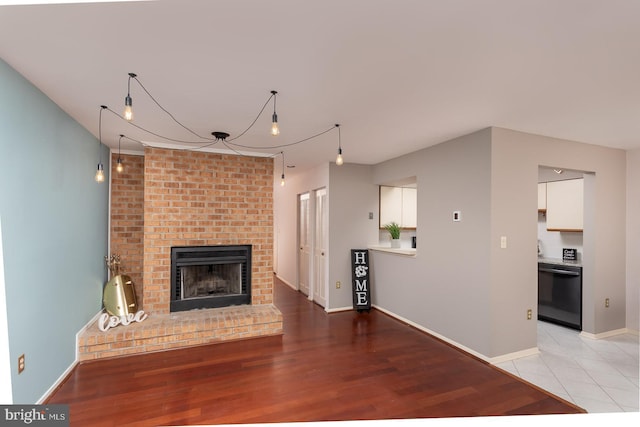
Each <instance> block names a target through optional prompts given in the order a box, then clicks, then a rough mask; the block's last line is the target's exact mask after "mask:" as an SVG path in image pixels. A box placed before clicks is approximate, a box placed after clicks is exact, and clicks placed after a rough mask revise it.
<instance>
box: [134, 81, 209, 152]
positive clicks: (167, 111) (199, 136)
mask: <svg viewBox="0 0 640 427" xmlns="http://www.w3.org/2000/svg"><path fill="white" fill-rule="evenodd" d="M130 79H131V78H130ZM133 79H134V80H135V81H136V82H138V84H139V85H140V87H141V88H142V90H144V91H145V93H146V94H147V95H149V98H151V100H152V101H153V102H154V103H155V104H156V105H157V106H158V107H159V108H160V109H161V110H162V111H164V112H165V113H167V115H168V116H169V117H171V119H172V120H173V121H174V122H176V123H177V124H179V125H180V126H182V127H183V128H184V129H185V130H187V131H188V132H190V133H192V134H193V135H195V136H197V137H198V138H201V139H204V140H208V141H213V139H212V138H209V137H206V136H202V135H199V134H198V133H197V132H195V131H193V130H191V129H190V128H189V127H187V126H185V125H184V124H182V123H181V122H180V121H179V120H178V119H176V118H175V116H174V115H173V114H171V113H170V112H169V110H167V109H166V108H164V107H163V106H162V105H161V104H160V103H159V102H158V100H157V99H156V98H155V97H154V96H153V95H151V92H149V91H148V90H147V88H146V87H144V85H143V84H142V82H141V81H140V80H139V79H138V77H137V76H135V77H133ZM166 139H168V138H166Z"/></svg>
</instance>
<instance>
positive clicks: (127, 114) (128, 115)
mask: <svg viewBox="0 0 640 427" xmlns="http://www.w3.org/2000/svg"><path fill="white" fill-rule="evenodd" d="M136 76H137V75H136V74H134V73H129V80H128V81H127V96H125V98H124V118H125V120H126V121H128V122H130V121H131V120H133V109H132V107H133V99H131V79H132V78H135V77H136Z"/></svg>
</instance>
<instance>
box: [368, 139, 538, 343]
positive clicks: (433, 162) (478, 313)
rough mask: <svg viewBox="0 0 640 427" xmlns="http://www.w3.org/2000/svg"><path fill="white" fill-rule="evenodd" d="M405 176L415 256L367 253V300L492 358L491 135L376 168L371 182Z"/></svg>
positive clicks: (443, 146) (441, 146)
mask: <svg viewBox="0 0 640 427" xmlns="http://www.w3.org/2000/svg"><path fill="white" fill-rule="evenodd" d="M408 176H416V177H417V191H418V224H417V242H418V244H417V255H416V257H415V258H411V257H403V256H400V255H395V254H389V253H383V252H372V260H371V264H372V293H373V302H374V303H375V304H377V305H378V306H380V307H381V308H383V309H386V310H389V311H391V312H393V313H395V314H396V315H399V316H401V317H404V318H405V319H407V320H410V321H412V322H414V323H416V324H418V325H421V326H423V327H425V328H427V329H430V330H431V331H434V332H437V333H439V334H440V335H443V336H445V337H447V338H449V339H451V340H453V341H455V342H457V343H459V344H462V345H464V346H466V347H467V348H469V349H472V350H474V351H476V352H478V353H481V354H490V353H491V335H490V333H491V324H490V319H491V315H492V314H491V309H492V307H491V305H490V302H491V297H492V294H491V287H490V258H489V255H490V251H489V236H490V231H491V229H490V226H491V210H490V202H491V132H490V131H489V130H488V129H486V130H482V131H479V132H476V133H473V134H471V135H467V136H463V137H460V138H457V139H454V140H452V141H449V142H446V143H442V144H439V145H436V146H433V147H429V148H426V149H424V150H420V151H417V152H415V153H412V154H410V155H406V156H402V157H399V158H396V159H393V160H389V161H387V162H384V163H381V164H378V165H376V166H375V167H374V175H373V179H374V182H375V183H384V182H391V181H394V180H398V179H401V178H403V177H408ZM534 207H535V206H534ZM454 210H459V211H461V217H462V220H461V221H460V222H453V220H452V213H453V211H454Z"/></svg>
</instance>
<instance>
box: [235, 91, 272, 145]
mask: <svg viewBox="0 0 640 427" xmlns="http://www.w3.org/2000/svg"><path fill="white" fill-rule="evenodd" d="M274 96H275V95H274V94H271V96H270V97H269V99H267V102H265V103H264V105H263V106H262V108H261V109H260V112H259V113H258V115H257V116H256V118H255V119H253V121H252V122H251V124H250V125H249V127H248V128H246V129H245V130H244V131H242V132H241V133H240V134H238V136H236V137H233V138H231V139H229V140H228V141H227V142H229V143H230V142H231V141H235V140H236V139H238V138H240V137H241V136H242V135H244V134H245V133H247V132H248V131H249V129H251V128H252V127H253V125H255V124H256V122H257V121H258V119H259V118H260V116H261V115H262V113H263V112H264V109H265V108H267V105H269V101H271V98H273V97H274ZM235 145H237V144H235ZM238 146H239V147H241V146H240V145H238ZM244 148H259V147H244Z"/></svg>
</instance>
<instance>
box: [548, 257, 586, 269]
mask: <svg viewBox="0 0 640 427" xmlns="http://www.w3.org/2000/svg"><path fill="white" fill-rule="evenodd" d="M540 263H544V264H556V265H567V266H570V267H582V263H581V262H580V261H564V260H562V258H544V257H538V264H540Z"/></svg>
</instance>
